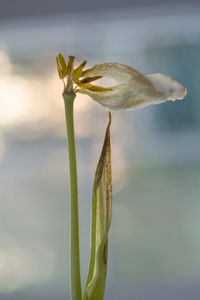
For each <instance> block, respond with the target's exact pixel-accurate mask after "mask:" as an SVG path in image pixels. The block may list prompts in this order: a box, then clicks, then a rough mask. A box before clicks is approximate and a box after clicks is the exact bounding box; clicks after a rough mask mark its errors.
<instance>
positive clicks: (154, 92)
mask: <svg viewBox="0 0 200 300" xmlns="http://www.w3.org/2000/svg"><path fill="white" fill-rule="evenodd" d="M93 76H102V77H104V76H105V77H110V78H113V79H116V80H118V81H120V82H121V84H119V85H117V86H114V87H112V88H110V89H108V90H107V91H98V90H94V89H93V90H92V89H90V87H89V88H87V87H84V86H83V87H82V88H81V89H80V90H78V92H79V93H82V94H86V95H89V96H90V97H92V98H93V99H94V100H95V101H97V102H99V103H100V104H101V105H103V106H105V107H107V108H108V109H112V110H123V109H136V108H142V107H145V106H148V105H150V104H158V103H162V102H165V101H169V100H171V101H175V100H176V99H183V98H184V97H185V95H186V94H187V90H186V89H185V88H184V87H183V86H182V85H181V84H180V83H179V82H177V81H176V80H174V79H173V78H172V77H170V76H168V75H164V74H160V73H153V74H141V73H140V72H138V71H137V70H134V69H133V68H131V67H129V66H126V65H122V64H119V63H103V64H99V65H95V66H94V67H93V68H91V69H88V70H86V71H85V72H83V73H82V77H84V78H85V77H93ZM80 86H81V85H80Z"/></svg>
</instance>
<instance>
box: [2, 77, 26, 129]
mask: <svg viewBox="0 0 200 300" xmlns="http://www.w3.org/2000/svg"><path fill="white" fill-rule="evenodd" d="M0 91H1V98H0V107H1V109H0V123H1V124H3V125H9V124H11V123H16V122H19V121H21V120H22V117H23V115H25V114H26V113H27V111H28V109H29V106H30V100H31V99H30V93H31V91H30V88H29V86H28V84H27V83H26V82H25V81H24V80H23V79H21V78H18V77H16V76H15V77H13V76H7V77H4V78H0Z"/></svg>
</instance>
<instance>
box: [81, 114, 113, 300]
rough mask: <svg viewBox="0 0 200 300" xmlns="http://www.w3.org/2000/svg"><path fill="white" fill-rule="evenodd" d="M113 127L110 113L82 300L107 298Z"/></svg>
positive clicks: (95, 188)
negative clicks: (105, 291)
mask: <svg viewBox="0 0 200 300" xmlns="http://www.w3.org/2000/svg"><path fill="white" fill-rule="evenodd" d="M110 125H111V113H109V122H108V126H107V129H106V134H105V139H104V144H103V148H102V152H101V155H100V159H99V162H98V165H97V168H96V173H95V179H94V185H93V195H92V220H91V252H90V266H89V271H88V278H87V282H86V287H85V292H84V295H83V300H103V297H104V290H105V283H106V274H107V257H108V231H109V227H110V222H111V215H112V175H111V146H110Z"/></svg>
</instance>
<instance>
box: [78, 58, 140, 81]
mask: <svg viewBox="0 0 200 300" xmlns="http://www.w3.org/2000/svg"><path fill="white" fill-rule="evenodd" d="M140 75H141V73H139V72H138V71H137V70H135V69H133V68H131V67H129V66H127V65H122V64H119V63H104V64H98V65H95V66H94V67H92V68H91V69H88V70H86V71H85V72H83V77H90V76H104V77H109V78H113V79H116V80H118V81H121V82H122V83H128V82H129V81H130V80H132V79H133V78H134V77H138V76H139V77H140Z"/></svg>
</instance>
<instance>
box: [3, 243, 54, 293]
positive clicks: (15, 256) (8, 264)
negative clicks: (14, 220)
mask: <svg viewBox="0 0 200 300" xmlns="http://www.w3.org/2000/svg"><path fill="white" fill-rule="evenodd" d="M53 263H54V259H53V255H52V252H51V251H50V250H49V249H48V248H47V247H45V246H44V245H41V244H39V245H29V247H27V248H26V247H24V246H21V245H17V244H13V243H12V244H10V245H5V246H1V249H0V292H1V293H8V292H11V291H13V290H16V289H19V288H24V287H26V286H30V285H33V284H38V283H41V282H44V281H46V280H47V279H48V278H49V277H50V275H51V273H52V270H53Z"/></svg>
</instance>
